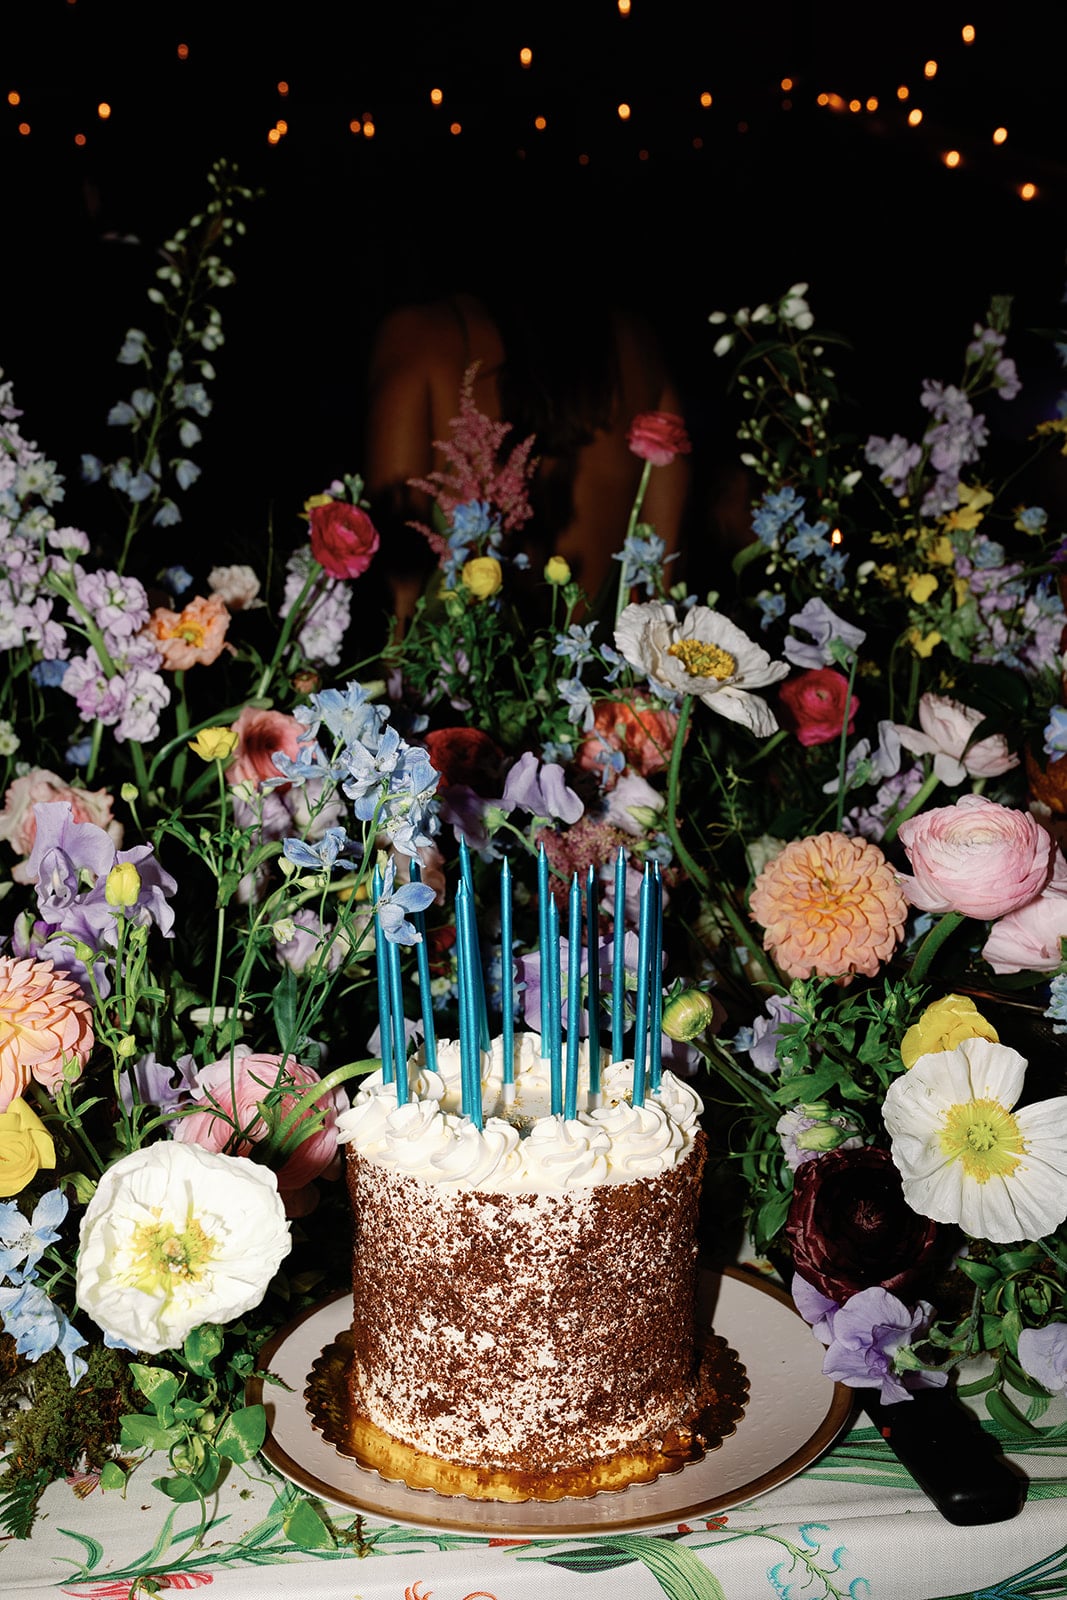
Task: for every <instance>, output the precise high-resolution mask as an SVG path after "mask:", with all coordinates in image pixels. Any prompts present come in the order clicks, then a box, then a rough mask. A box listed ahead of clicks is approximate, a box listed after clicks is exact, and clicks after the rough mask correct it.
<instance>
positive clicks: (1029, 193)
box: [1019, 183, 1037, 200]
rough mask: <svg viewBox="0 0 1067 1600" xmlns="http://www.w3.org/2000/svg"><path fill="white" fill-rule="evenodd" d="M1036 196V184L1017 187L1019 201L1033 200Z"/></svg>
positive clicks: (1024, 184) (1023, 184)
mask: <svg viewBox="0 0 1067 1600" xmlns="http://www.w3.org/2000/svg"><path fill="white" fill-rule="evenodd" d="M1036 195H1037V184H1036V183H1021V184H1020V185H1019V198H1020V200H1033V199H1035V198H1036Z"/></svg>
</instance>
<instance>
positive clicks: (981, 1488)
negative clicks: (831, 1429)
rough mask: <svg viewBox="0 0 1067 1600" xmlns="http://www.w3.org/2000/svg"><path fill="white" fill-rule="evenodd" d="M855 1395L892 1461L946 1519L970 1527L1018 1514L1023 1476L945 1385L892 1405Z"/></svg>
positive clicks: (864, 1392)
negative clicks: (895, 1462)
mask: <svg viewBox="0 0 1067 1600" xmlns="http://www.w3.org/2000/svg"><path fill="white" fill-rule="evenodd" d="M859 1394H860V1398H861V1399H862V1403H863V1408H864V1410H865V1411H866V1413H867V1415H868V1416H869V1417H870V1419H871V1421H872V1422H873V1423H874V1425H875V1427H876V1428H877V1429H878V1431H879V1433H880V1434H881V1435H882V1438H883V1439H885V1440H886V1442H887V1444H888V1445H889V1448H890V1449H891V1450H892V1451H893V1454H894V1455H895V1456H896V1457H897V1460H898V1461H900V1462H901V1463H902V1464H903V1465H904V1466H905V1467H907V1469H908V1471H909V1472H910V1473H911V1475H912V1477H913V1478H914V1479H915V1482H916V1483H917V1484H918V1485H919V1488H920V1489H921V1490H922V1491H923V1493H924V1494H926V1495H928V1496H929V1498H930V1499H931V1500H932V1501H933V1502H934V1505H935V1506H936V1507H937V1509H938V1510H939V1511H940V1513H941V1515H942V1516H943V1517H944V1518H945V1519H946V1521H948V1522H954V1523H957V1524H958V1525H960V1526H962V1527H973V1526H976V1525H977V1524H979V1523H985V1522H1006V1521H1007V1520H1008V1518H1009V1517H1015V1516H1018V1514H1019V1512H1020V1511H1021V1510H1022V1508H1023V1506H1024V1504H1025V1502H1026V1490H1027V1480H1026V1478H1025V1477H1024V1476H1023V1474H1022V1473H1021V1472H1019V1471H1018V1469H1017V1468H1015V1467H1014V1466H1012V1465H1011V1464H1010V1463H1009V1462H1007V1461H1005V1459H1004V1457H1003V1456H1002V1455H1001V1453H1000V1447H999V1445H998V1444H997V1441H996V1439H994V1437H993V1435H992V1434H990V1433H986V1431H985V1429H984V1428H983V1427H982V1425H981V1423H980V1422H979V1421H978V1418H977V1417H976V1416H975V1415H974V1414H973V1412H971V1411H968V1410H967V1407H966V1406H965V1405H963V1403H962V1402H961V1401H960V1400H959V1399H958V1398H957V1396H956V1395H955V1394H954V1393H953V1391H952V1390H951V1389H916V1390H915V1391H914V1393H913V1395H912V1398H911V1399H910V1400H902V1401H900V1402H899V1403H898V1404H896V1405H883V1404H882V1403H881V1401H880V1400H879V1399H878V1398H877V1394H876V1391H874V1390H870V1389H861V1390H860V1391H859Z"/></svg>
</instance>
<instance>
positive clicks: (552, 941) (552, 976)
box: [541, 894, 563, 1116]
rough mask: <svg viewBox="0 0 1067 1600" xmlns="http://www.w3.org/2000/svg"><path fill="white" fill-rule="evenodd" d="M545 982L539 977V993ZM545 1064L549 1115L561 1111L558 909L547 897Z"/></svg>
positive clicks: (561, 1007) (561, 1053) (560, 996)
mask: <svg viewBox="0 0 1067 1600" xmlns="http://www.w3.org/2000/svg"><path fill="white" fill-rule="evenodd" d="M544 985H545V979H544V974H543V973H542V975H541V991H542V993H543V992H544ZM548 985H549V996H548V1041H549V1042H548V1060H549V1078H550V1081H551V1084H552V1115H553V1116H558V1115H559V1113H560V1112H561V1111H562V1110H563V1017H562V1012H563V1001H562V995H561V994H560V971H559V906H558V905H557V904H556V897H555V895H553V894H550V895H549V897H548Z"/></svg>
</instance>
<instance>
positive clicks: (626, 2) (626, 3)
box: [619, 0, 630, 17]
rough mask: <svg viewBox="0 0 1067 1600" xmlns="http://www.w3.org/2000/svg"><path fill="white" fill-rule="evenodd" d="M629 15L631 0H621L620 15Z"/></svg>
mask: <svg viewBox="0 0 1067 1600" xmlns="http://www.w3.org/2000/svg"><path fill="white" fill-rule="evenodd" d="M629 15H630V0H619V16H620V17H628V16H629Z"/></svg>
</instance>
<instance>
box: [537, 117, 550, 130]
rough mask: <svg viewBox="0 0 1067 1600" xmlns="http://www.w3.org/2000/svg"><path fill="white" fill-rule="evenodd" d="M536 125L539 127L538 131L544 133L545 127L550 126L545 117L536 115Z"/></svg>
mask: <svg viewBox="0 0 1067 1600" xmlns="http://www.w3.org/2000/svg"><path fill="white" fill-rule="evenodd" d="M534 127H535V128H536V129H537V131H538V133H544V131H545V129H546V128H547V127H548V123H547V122H546V121H545V119H544V117H534Z"/></svg>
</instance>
